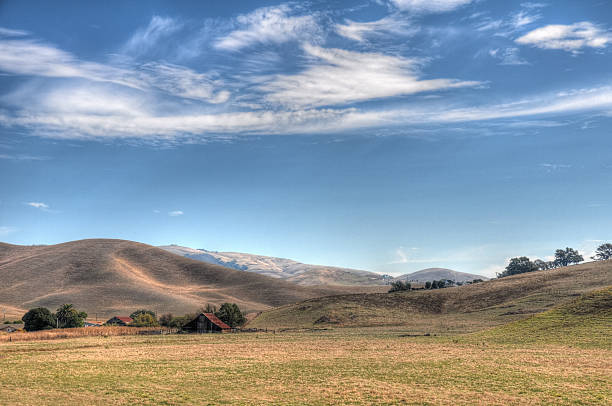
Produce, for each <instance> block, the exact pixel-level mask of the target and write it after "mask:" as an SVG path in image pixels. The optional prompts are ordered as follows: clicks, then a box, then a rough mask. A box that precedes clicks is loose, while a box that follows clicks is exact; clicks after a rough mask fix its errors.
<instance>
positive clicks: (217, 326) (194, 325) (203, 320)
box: [183, 313, 232, 333]
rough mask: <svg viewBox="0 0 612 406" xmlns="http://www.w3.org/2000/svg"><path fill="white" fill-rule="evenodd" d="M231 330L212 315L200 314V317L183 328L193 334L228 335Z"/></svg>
mask: <svg viewBox="0 0 612 406" xmlns="http://www.w3.org/2000/svg"><path fill="white" fill-rule="evenodd" d="M231 329H232V328H231V327H230V326H228V325H227V324H225V323H224V322H222V321H221V320H219V318H218V317H217V316H215V315H214V314H212V313H200V314H199V315H198V317H196V318H195V319H193V320H191V321H190V322H189V323H187V324H185V325H184V326H183V330H185V331H189V332H191V333H226V332H228V331H231Z"/></svg>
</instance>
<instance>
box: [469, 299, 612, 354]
mask: <svg viewBox="0 0 612 406" xmlns="http://www.w3.org/2000/svg"><path fill="white" fill-rule="evenodd" d="M611 334H612V287H607V288H604V289H599V290H595V291H593V292H589V293H586V294H584V295H582V296H580V297H578V298H577V299H574V300H571V301H570V302H569V303H564V304H562V305H560V306H558V307H556V308H554V309H551V310H548V311H546V312H544V313H540V314H536V315H533V316H531V317H528V318H526V319H524V320H519V321H516V322H513V323H508V324H506V325H503V326H499V327H496V328H492V329H490V330H486V331H483V332H481V333H478V334H476V335H475V338H477V339H486V340H488V341H495V342H500V343H508V344H518V343H520V344H525V343H555V344H567V345H581V346H584V345H586V346H597V347H607V348H610V347H611V346H612V336H611Z"/></svg>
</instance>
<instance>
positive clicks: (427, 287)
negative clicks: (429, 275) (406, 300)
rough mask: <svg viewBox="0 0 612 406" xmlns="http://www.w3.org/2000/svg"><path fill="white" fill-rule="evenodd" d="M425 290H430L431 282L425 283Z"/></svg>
mask: <svg viewBox="0 0 612 406" xmlns="http://www.w3.org/2000/svg"><path fill="white" fill-rule="evenodd" d="M425 289H431V282H430V281H427V282H425Z"/></svg>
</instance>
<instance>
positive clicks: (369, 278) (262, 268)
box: [159, 245, 489, 286]
mask: <svg viewBox="0 0 612 406" xmlns="http://www.w3.org/2000/svg"><path fill="white" fill-rule="evenodd" d="M159 248H161V249H164V250H166V251H169V252H172V253H173V254H177V255H182V256H184V257H187V258H191V259H196V260H198V261H203V262H207V263H209V264H215V265H221V266H224V267H227V268H232V269H237V270H240V271H247V272H254V273H258V274H260V275H266V276H271V277H273V278H279V279H284V280H286V281H289V282H293V283H296V284H298V285H303V286H316V285H346V286H356V285H357V286H371V285H386V284H388V283H390V282H391V281H394V280H402V281H403V280H408V281H418V282H427V281H433V280H440V279H451V280H454V281H456V282H465V281H471V280H474V279H482V280H488V279H489V278H487V277H484V276H482V275H475V274H470V273H465V272H457V271H453V270H452V269H445V268H428V269H423V270H421V271H417V272H414V273H410V274H406V275H402V276H398V277H397V278H393V277H391V276H389V275H381V274H378V273H374V272H368V271H362V270H357V269H350V268H338V267H333V266H325V265H309V264H303V263H300V262H297V261H293V260H291V259H286V258H277V257H267V256H264V255H255V254H245V253H241V252H217V251H207V250H205V249H194V248H189V247H182V246H179V245H166V246H161V247H159Z"/></svg>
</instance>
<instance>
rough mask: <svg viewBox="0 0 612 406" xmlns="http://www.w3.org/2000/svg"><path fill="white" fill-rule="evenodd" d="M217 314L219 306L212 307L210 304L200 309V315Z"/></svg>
mask: <svg viewBox="0 0 612 406" xmlns="http://www.w3.org/2000/svg"><path fill="white" fill-rule="evenodd" d="M216 312H217V306H215V305H211V304H210V303H206V306H204V307H200V309H198V313H216Z"/></svg>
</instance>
